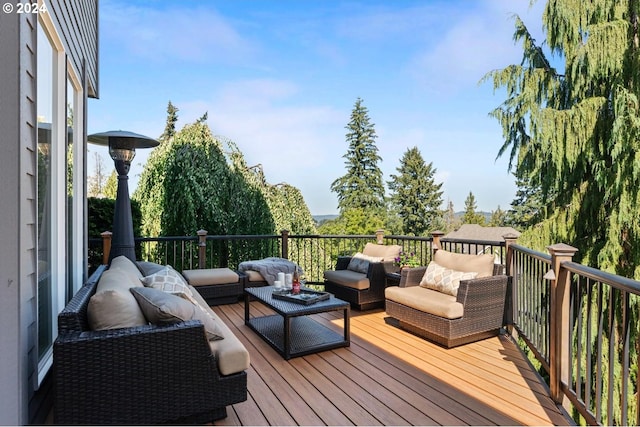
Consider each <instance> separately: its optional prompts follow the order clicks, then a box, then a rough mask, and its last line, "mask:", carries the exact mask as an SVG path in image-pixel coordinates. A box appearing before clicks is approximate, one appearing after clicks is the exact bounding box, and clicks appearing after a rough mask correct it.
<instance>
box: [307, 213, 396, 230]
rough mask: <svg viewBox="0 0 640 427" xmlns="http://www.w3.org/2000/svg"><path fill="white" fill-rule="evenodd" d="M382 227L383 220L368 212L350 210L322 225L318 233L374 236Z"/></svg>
mask: <svg viewBox="0 0 640 427" xmlns="http://www.w3.org/2000/svg"><path fill="white" fill-rule="evenodd" d="M383 225H384V222H383V220H382V219H381V218H380V217H379V216H378V215H376V214H375V213H373V212H371V211H370V210H367V209H363V208H352V209H347V210H346V211H344V212H343V213H342V214H341V215H340V216H339V217H337V218H335V219H333V220H330V221H327V222H325V223H324V224H322V225H321V226H320V227H319V229H318V232H319V233H321V234H331V235H345V234H346V235H354V234H356V235H357V234H375V232H376V231H377V230H380V229H382V228H383Z"/></svg>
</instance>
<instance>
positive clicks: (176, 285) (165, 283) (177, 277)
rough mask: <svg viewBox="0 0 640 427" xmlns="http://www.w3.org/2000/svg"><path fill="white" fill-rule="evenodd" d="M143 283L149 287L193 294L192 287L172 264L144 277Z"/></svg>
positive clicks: (175, 292) (174, 292) (173, 292)
mask: <svg viewBox="0 0 640 427" xmlns="http://www.w3.org/2000/svg"><path fill="white" fill-rule="evenodd" d="M140 280H142V283H144V285H145V286H146V287H148V288H154V289H158V290H161V291H164V292H169V293H172V294H178V293H184V294H187V295H189V296H191V295H192V294H191V289H189V286H188V284H187V282H186V281H185V280H184V278H183V277H182V275H181V274H180V273H178V272H177V271H175V270H174V269H173V267H171V266H170V265H167V266H165V267H164V268H162V269H161V270H159V271H157V272H155V273H153V274H150V275H149V276H146V277H143V278H142V279H140Z"/></svg>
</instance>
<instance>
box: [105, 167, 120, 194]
mask: <svg viewBox="0 0 640 427" xmlns="http://www.w3.org/2000/svg"><path fill="white" fill-rule="evenodd" d="M102 193H103V195H104V197H106V198H107V199H113V200H115V199H116V195H117V194H118V174H117V173H116V171H115V169H114V170H113V171H112V172H111V175H109V178H107V182H106V183H105V184H104V189H103V191H102Z"/></svg>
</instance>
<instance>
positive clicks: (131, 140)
mask: <svg viewBox="0 0 640 427" xmlns="http://www.w3.org/2000/svg"><path fill="white" fill-rule="evenodd" d="M87 139H88V141H89V142H91V143H94V144H97V145H104V146H108V147H109V155H110V156H111V158H112V159H113V162H114V163H115V167H116V172H117V173H118V192H117V193H116V205H115V207H114V210H113V229H112V230H111V232H112V233H113V234H112V236H111V251H110V252H109V264H111V260H112V259H113V258H115V257H118V256H120V255H124V256H126V257H127V258H129V259H130V260H131V261H133V262H135V261H136V251H135V242H134V238H133V220H132V217H131V200H130V199H129V184H128V181H129V176H128V175H129V168H130V167H131V161H132V160H133V158H134V157H135V155H136V148H152V147H156V146H158V145H159V144H160V143H159V142H158V141H156V140H155V139H153V138H149V137H148V136H144V135H139V134H137V133H133V132H128V131H123V130H115V131H109V132H102V133H94V134H92V135H89V136H88V138H87Z"/></svg>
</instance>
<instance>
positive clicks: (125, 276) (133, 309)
mask: <svg viewBox="0 0 640 427" xmlns="http://www.w3.org/2000/svg"><path fill="white" fill-rule="evenodd" d="M131 280H132V277H131V271H129V272H125V270H123V269H122V268H119V267H114V266H113V264H112V267H111V268H109V269H108V270H106V271H105V272H104V273H102V276H101V277H100V281H99V282H98V286H97V287H96V293H95V295H93V296H92V297H91V299H90V300H89V304H88V305H87V319H88V321H89V326H90V327H91V329H93V330H96V331H99V330H103V329H116V328H129V327H132V326H141V325H146V324H147V319H146V318H145V317H144V314H143V313H142V310H141V309H140V306H139V305H138V302H137V301H136V299H135V297H134V296H133V295H132V294H131V292H129V288H133V287H143V286H142V282H141V281H140V280H139V279H135V280H136V281H133V282H132V281H131Z"/></svg>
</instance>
